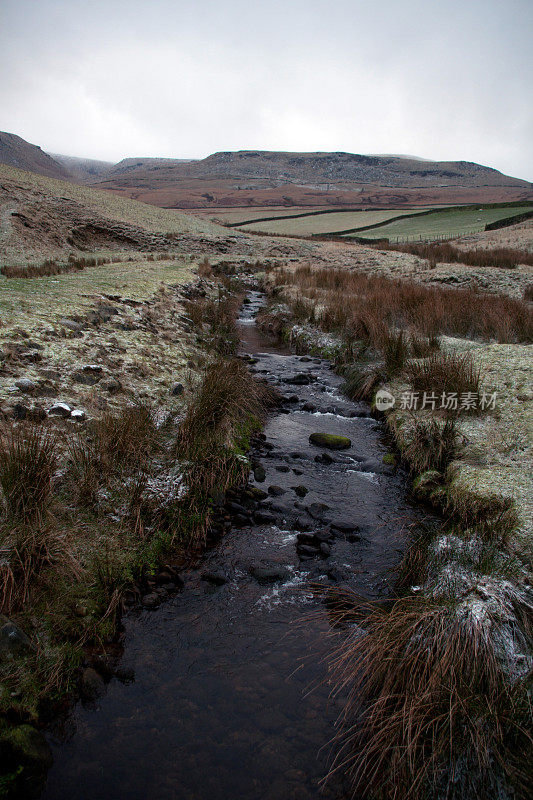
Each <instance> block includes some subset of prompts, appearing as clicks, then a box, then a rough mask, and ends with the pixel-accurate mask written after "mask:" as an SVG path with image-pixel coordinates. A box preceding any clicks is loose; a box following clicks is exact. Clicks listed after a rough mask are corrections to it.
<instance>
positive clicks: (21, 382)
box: [15, 378, 36, 393]
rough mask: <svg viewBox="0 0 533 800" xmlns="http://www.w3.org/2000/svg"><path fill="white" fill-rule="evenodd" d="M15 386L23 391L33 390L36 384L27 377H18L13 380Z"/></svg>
mask: <svg viewBox="0 0 533 800" xmlns="http://www.w3.org/2000/svg"><path fill="white" fill-rule="evenodd" d="M15 386H16V387H17V389H19V390H20V391H21V392H24V393H27V392H33V391H34V390H35V389H36V384H35V383H34V381H32V380H30V379H29V378H19V379H18V381H15Z"/></svg>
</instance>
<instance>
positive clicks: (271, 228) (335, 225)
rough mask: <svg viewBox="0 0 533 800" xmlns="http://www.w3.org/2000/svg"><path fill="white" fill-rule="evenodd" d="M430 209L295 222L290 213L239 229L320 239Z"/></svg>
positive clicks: (313, 216)
mask: <svg viewBox="0 0 533 800" xmlns="http://www.w3.org/2000/svg"><path fill="white" fill-rule="evenodd" d="M427 208H428V207H427V206H424V207H422V208H402V209H398V208H393V209H387V210H386V211H331V212H327V213H325V214H316V213H315V214H313V213H309V214H307V215H305V216H299V217H296V218H293V219H291V218H290V217H289V215H288V212H286V213H287V216H286V217H284V218H283V217H280V218H279V219H275V220H270V221H268V222H250V223H249V224H247V225H240V226H239V229H240V230H243V231H258V232H261V233H271V234H274V235H279V236H283V235H287V234H289V235H293V236H313V235H315V236H316V235H320V234H328V233H334V232H337V231H347V230H350V229H352V228H364V227H366V226H367V225H376V224H377V223H378V222H386V221H387V220H388V219H391V218H393V217H398V216H403V215H404V214H416V213H417V212H422V211H426V210H427ZM294 213H296V212H294V211H293V212H292V214H294ZM302 213H305V212H302ZM265 216H267V215H265ZM272 216H274V215H272Z"/></svg>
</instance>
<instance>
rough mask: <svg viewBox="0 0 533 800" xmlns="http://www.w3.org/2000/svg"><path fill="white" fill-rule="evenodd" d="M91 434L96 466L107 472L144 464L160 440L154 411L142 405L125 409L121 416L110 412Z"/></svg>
mask: <svg viewBox="0 0 533 800" xmlns="http://www.w3.org/2000/svg"><path fill="white" fill-rule="evenodd" d="M91 433H92V435H93V447H94V451H93V452H94V456H95V459H96V463H97V464H98V468H99V469H100V470H101V471H104V472H105V471H109V470H110V469H113V468H115V467H117V466H118V467H120V468H121V469H123V468H124V467H136V466H138V465H140V464H143V463H144V462H145V460H146V456H147V454H148V453H149V452H151V451H152V450H153V448H154V447H155V445H156V443H157V441H158V438H159V431H158V429H157V426H156V424H155V420H154V414H153V410H152V408H151V407H150V406H149V405H148V404H143V403H139V404H137V405H134V406H129V407H125V408H123V409H122V410H121V412H120V413H119V414H118V415H115V414H113V413H111V412H107V413H106V414H104V416H103V417H101V419H99V420H97V421H95V422H94V423H93V424H92V426H91Z"/></svg>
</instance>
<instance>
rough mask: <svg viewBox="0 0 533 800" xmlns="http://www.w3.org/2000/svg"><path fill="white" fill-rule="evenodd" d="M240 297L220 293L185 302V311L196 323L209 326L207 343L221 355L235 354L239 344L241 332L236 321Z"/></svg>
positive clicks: (200, 325)
mask: <svg viewBox="0 0 533 800" xmlns="http://www.w3.org/2000/svg"><path fill="white" fill-rule="evenodd" d="M238 305H239V299H238V297H235V296H231V295H226V296H225V295H224V294H222V292H220V293H219V296H218V298H217V299H211V298H203V297H199V298H195V299H194V300H187V301H186V302H185V303H184V308H185V313H186V314H187V316H188V317H189V319H191V320H192V322H193V323H194V325H195V326H196V327H197V328H198V329H201V327H202V325H208V326H209V337H210V341H208V342H207V344H208V345H209V346H210V347H211V348H212V349H213V350H214V351H215V352H216V353H217V354H218V355H220V356H230V355H234V354H235V352H236V350H237V346H238V344H239V332H238V330H237V326H236V323H235V318H236V315H237V308H238Z"/></svg>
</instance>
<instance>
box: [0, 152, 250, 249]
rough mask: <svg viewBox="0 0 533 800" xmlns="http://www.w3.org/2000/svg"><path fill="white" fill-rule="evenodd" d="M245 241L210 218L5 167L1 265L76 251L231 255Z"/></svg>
mask: <svg viewBox="0 0 533 800" xmlns="http://www.w3.org/2000/svg"><path fill="white" fill-rule="evenodd" d="M245 239H246V236H245V235H244V234H238V235H230V236H229V235H228V231H227V229H225V228H222V227H220V226H218V225H215V224H214V223H212V222H209V221H208V220H201V219H199V218H197V217H192V216H188V215H186V214H180V213H179V212H176V211H171V210H166V209H160V208H154V207H153V206H149V205H145V204H144V203H138V202H135V201H134V200H130V199H128V198H120V197H117V196H115V195H114V194H112V193H110V192H100V191H97V190H95V189H92V188H88V187H85V186H79V185H77V184H73V183H68V182H66V181H60V180H55V179H52V178H46V177H43V176H41V175H37V174H35V173H31V172H23V171H21V170H18V169H15V168H13V167H7V166H0V263H25V262H27V261H28V259H30V260H31V259H37V258H41V257H50V256H53V255H56V254H61V253H65V252H71V251H76V250H81V251H97V250H116V249H120V250H128V249H132V250H141V251H143V250H144V251H147V250H162V249H166V248H173V249H179V250H181V251H187V252H194V251H195V250H202V252H203V251H205V252H207V253H208V252H212V251H215V252H226V250H227V249H228V248H229V247H230V246H231V245H233V244H234V243H235V242H237V241H239V240H245Z"/></svg>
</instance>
